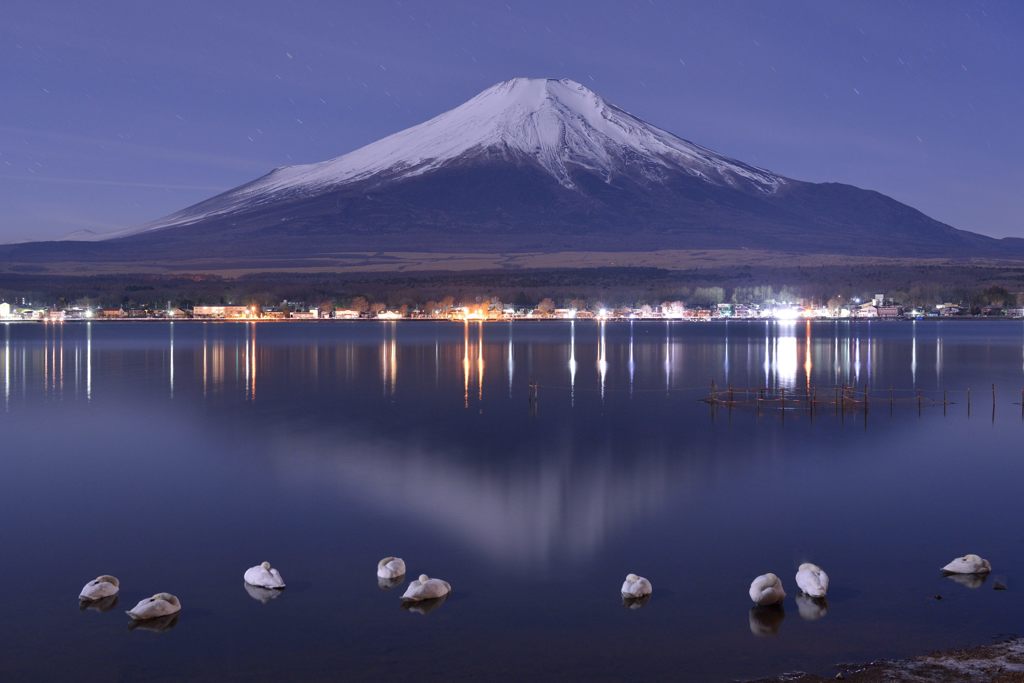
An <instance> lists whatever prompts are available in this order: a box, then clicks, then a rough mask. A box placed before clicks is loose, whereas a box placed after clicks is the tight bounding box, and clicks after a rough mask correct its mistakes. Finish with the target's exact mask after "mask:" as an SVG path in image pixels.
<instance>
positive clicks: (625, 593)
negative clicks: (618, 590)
mask: <svg viewBox="0 0 1024 683" xmlns="http://www.w3.org/2000/svg"><path fill="white" fill-rule="evenodd" d="M653 591H654V588H653V587H652V586H651V582H650V581H648V580H647V579H645V578H644V577H642V576H637V575H636V574H626V580H625V581H624V582H623V583H622V597H624V598H642V597H644V596H645V595H650V594H651V593H652V592H653Z"/></svg>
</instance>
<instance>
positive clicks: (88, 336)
mask: <svg viewBox="0 0 1024 683" xmlns="http://www.w3.org/2000/svg"><path fill="white" fill-rule="evenodd" d="M85 400H86V401H91V400H92V321H91V320H90V321H89V322H87V323H86V324H85Z"/></svg>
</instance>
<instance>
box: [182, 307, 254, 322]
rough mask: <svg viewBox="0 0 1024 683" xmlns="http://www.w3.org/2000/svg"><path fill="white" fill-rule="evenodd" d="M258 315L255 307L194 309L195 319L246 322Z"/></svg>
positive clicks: (193, 315)
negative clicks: (245, 320)
mask: <svg viewBox="0 0 1024 683" xmlns="http://www.w3.org/2000/svg"><path fill="white" fill-rule="evenodd" d="M257 313H258V312H257V310H256V309H255V307H253V306H236V305H234V304H227V305H224V304H220V305H215V306H211V305H197V306H196V307H195V308H193V309H192V317H193V318H214V319H234V320H244V319H247V318H253V317H255V316H256V314H257Z"/></svg>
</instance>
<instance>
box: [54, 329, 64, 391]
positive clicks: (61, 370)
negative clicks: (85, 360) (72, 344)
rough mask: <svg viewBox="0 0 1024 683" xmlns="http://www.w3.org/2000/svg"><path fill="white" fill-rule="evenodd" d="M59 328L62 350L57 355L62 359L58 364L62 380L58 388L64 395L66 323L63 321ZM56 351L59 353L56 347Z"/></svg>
mask: <svg viewBox="0 0 1024 683" xmlns="http://www.w3.org/2000/svg"><path fill="white" fill-rule="evenodd" d="M59 329H60V351H59V355H58V356H57V358H58V359H59V360H60V363H59V365H58V367H59V368H60V374H59V375H58V376H59V377H60V382H59V384H58V386H59V389H58V392H57V395H58V396H63V395H64V323H63V322H61V323H60V328H59ZM56 343H57V337H56V335H54V344H56ZM54 353H58V351H57V350H56V348H55V349H54Z"/></svg>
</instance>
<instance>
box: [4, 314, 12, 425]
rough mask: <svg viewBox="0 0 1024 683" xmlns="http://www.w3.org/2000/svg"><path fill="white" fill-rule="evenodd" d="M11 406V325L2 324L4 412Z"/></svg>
mask: <svg viewBox="0 0 1024 683" xmlns="http://www.w3.org/2000/svg"><path fill="white" fill-rule="evenodd" d="M10 405H11V325H10V323H4V410H5V411H7V410H9V409H10Z"/></svg>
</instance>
